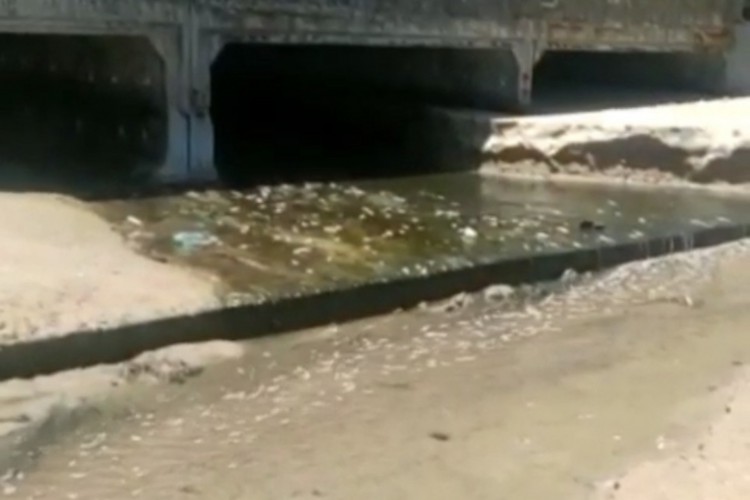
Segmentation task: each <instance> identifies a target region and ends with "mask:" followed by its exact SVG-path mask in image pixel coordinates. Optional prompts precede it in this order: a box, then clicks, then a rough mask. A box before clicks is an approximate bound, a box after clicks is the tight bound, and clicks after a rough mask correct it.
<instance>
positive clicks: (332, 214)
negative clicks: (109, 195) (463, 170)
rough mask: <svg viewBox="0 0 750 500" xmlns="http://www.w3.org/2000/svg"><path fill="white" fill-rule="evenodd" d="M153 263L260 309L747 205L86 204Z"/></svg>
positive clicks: (685, 227)
mask: <svg viewBox="0 0 750 500" xmlns="http://www.w3.org/2000/svg"><path fill="white" fill-rule="evenodd" d="M96 207H97V210H98V211H99V212H100V213H101V214H103V215H104V216H105V217H106V218H107V219H108V220H110V221H111V222H112V223H113V225H114V226H115V227H116V228H117V230H118V231H119V232H121V233H122V234H123V235H124V237H125V238H126V239H127V240H128V241H130V242H131V243H132V244H133V245H135V246H136V247H137V248H139V249H140V250H142V251H143V252H145V253H146V254H148V255H149V256H151V257H153V258H156V259H159V260H163V261H168V262H174V263H178V264H184V265H189V266H197V267H199V268H203V269H207V270H209V271H211V272H212V273H215V274H216V275H217V276H219V277H220V278H221V283H222V284H223V286H222V289H223V291H224V292H225V293H227V294H229V295H230V297H231V300H232V301H240V302H244V303H248V302H261V301H264V300H266V299H268V298H271V297H279V296H287V295H300V294H307V293H311V292H314V291H320V290H326V289H332V288H339V287H347V286H353V285H357V284H360V283H364V282H371V281H378V280H388V279H393V278H394V277H403V276H414V275H420V274H422V275H426V274H430V273H433V272H436V271H439V270H447V269H458V268H462V267H467V266H471V265H473V264H476V263H487V262H494V261H498V260H502V259H510V258H514V257H519V256H530V255H535V254H547V253H555V252H561V251H567V250H571V249H574V248H592V247H602V246H607V245H613V244H616V243H618V242H622V241H638V240H645V239H647V238H649V237H653V236H654V235H659V234H680V233H683V232H685V233H688V232H689V231H690V230H691V229H692V230H695V229H696V228H700V227H712V226H719V225H728V224H733V223H736V222H741V221H743V218H744V220H747V219H749V218H750V215H749V214H750V210H748V209H749V208H750V200H744V199H737V198H733V199H732V198H727V197H717V196H709V195H707V194H699V193H696V192H693V191H677V190H672V191H668V190H641V191H639V190H635V189H627V188H622V187H618V188H615V187H611V188H604V187H591V186H586V187H583V186H575V187H573V186H571V187H560V186H559V185H558V186H555V185H549V184H540V183H520V182H510V181H503V180H498V179H493V178H487V177H483V176H480V175H478V174H450V175H438V176H426V177H414V178H404V179H388V180H378V181H367V182H358V183H349V184H310V185H293V186H290V185H285V186H275V187H260V188H256V189H252V190H248V191H242V192H240V191H216V190H214V191H202V192H189V193H185V194H181V195H167V196H162V197H151V198H146V199H138V200H117V201H108V202H101V203H98V204H97V205H96Z"/></svg>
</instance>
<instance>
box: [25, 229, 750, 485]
mask: <svg viewBox="0 0 750 500" xmlns="http://www.w3.org/2000/svg"><path fill="white" fill-rule="evenodd" d="M748 278H750V246H749V245H748V243H747V242H743V243H739V244H732V245H728V246H724V247H721V248H717V249H711V250H705V251H697V252H692V253H689V254H684V255H678V256H671V257H668V258H662V259H656V260H653V261H648V262H640V263H634V264H630V265H626V266H623V267H621V268H618V269H617V270H615V271H613V272H610V273H607V274H606V275H604V276H601V277H596V278H586V277H584V278H579V279H578V280H575V279H572V278H571V277H569V280H572V281H566V282H565V283H558V284H557V285H555V286H552V287H551V288H548V290H551V291H552V292H553V293H552V294H551V295H549V294H544V293H543V294H542V295H541V296H540V295H538V294H539V293H541V292H534V290H531V289H528V290H516V291H515V292H514V294H513V295H512V296H510V297H509V298H508V299H507V300H499V299H498V297H500V296H503V295H504V293H499V292H498V291H497V290H495V291H494V292H495V293H488V294H487V296H486V297H485V296H481V295H480V296H477V297H463V298H456V299H454V300H452V301H448V302H446V303H444V304H440V305H434V306H430V307H425V308H423V309H421V310H418V311H412V312H408V313H401V314H395V315H391V316H388V317H383V318H377V319H372V320H368V321H364V322H359V323H354V324H349V325H342V326H339V327H331V328H327V329H318V330H313V331H307V332H301V333H299V334H294V335H288V336H284V337H277V338H273V339H263V340H258V341H252V342H247V343H246V344H245V351H246V354H245V356H244V357H243V358H242V359H241V360H237V361H232V362H228V363H225V364H222V365H219V366H215V367H213V368H209V369H207V370H206V371H205V372H204V373H203V375H202V376H200V377H198V378H194V379H192V380H190V381H189V382H188V383H186V384H183V385H178V386H174V385H171V386H163V385H160V386H156V387H151V388H149V389H148V390H146V389H144V390H142V391H140V392H139V393H138V394H137V396H129V397H128V398H126V399H124V400H122V399H120V400H116V401H117V402H116V404H115V403H114V402H113V403H111V404H110V405H109V406H105V410H104V411H103V415H102V416H101V417H100V418H93V419H91V420H88V421H87V422H85V423H84V424H82V426H80V427H79V428H78V429H77V430H76V431H75V432H73V433H71V434H68V435H64V436H61V437H60V439H59V440H57V441H56V442H55V443H53V444H51V445H49V446H48V447H46V448H45V449H44V450H43V452H42V454H41V457H40V458H39V460H38V461H37V462H36V466H35V467H33V468H31V469H28V470H27V471H25V477H24V478H23V480H21V481H19V482H12V487H13V490H12V495H11V496H12V497H18V498H50V499H52V498H54V499H58V498H78V499H85V498H90V499H100V498H112V499H117V498H133V497H140V498H166V499H169V498H205V499H215V498H237V499H266V498H268V499H278V498H321V497H323V498H336V499H351V498H357V499H368V498H373V499H374V498H405V499H411V498H437V499H459V498H471V499H483V498H487V499H497V498H504V497H506V496H511V497H513V498H524V499H531V500H534V499H539V500H542V499H545V500H546V499H549V498H559V499H566V498H570V499H587V498H627V499H641V498H645V499H652V498H653V499H657V498H712V499H713V498H717V499H718V498H720V499H726V500H735V499H740V498H747V490H745V489H743V488H744V487H745V484H746V483H745V482H744V479H743V478H744V476H743V474H744V472H743V471H744V470H746V469H747V466H748V465H749V464H750V452H748V449H747V448H746V447H745V446H744V443H746V442H747V441H748V440H750V434H748V427H747V425H746V424H745V422H747V421H748V418H749V417H750V414H748V413H747V412H748V411H750V404H748V402H747V401H746V400H747V399H748V398H745V397H744V396H743V394H744V393H745V392H746V387H747V385H746V384H747V381H748V380H749V379H748V375H747V373H746V372H745V368H744V363H745V362H747V361H748V360H750V337H748V336H747V335H744V332H745V331H746V330H747V328H748V325H750V313H748V309H747V303H748V301H749V300H750V289H748V288H747V286H746V283H747V281H748ZM500 292H505V290H500ZM136 392H138V391H136ZM112 407H118V408H129V410H128V411H126V412H121V411H120V412H118V411H106V408H112ZM92 443H93V444H92ZM702 455H703V456H704V457H705V458H704V457H703V456H702ZM684 457H687V459H685V458H684ZM683 463H684V464H687V465H682V464H683ZM690 485H692V486H693V487H692V488H691V487H690ZM662 490H663V491H666V493H665V494H663V495H662V496H659V495H660V494H662V493H660V492H661V491H662ZM690 495H692V496H690ZM732 495H734V496H732Z"/></svg>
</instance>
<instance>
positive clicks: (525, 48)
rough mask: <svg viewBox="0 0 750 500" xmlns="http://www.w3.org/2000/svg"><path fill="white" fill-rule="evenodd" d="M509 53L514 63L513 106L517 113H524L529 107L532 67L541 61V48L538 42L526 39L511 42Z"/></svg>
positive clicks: (532, 78) (532, 79) (532, 84)
mask: <svg viewBox="0 0 750 500" xmlns="http://www.w3.org/2000/svg"><path fill="white" fill-rule="evenodd" d="M511 51H512V53H513V57H514V58H515V61H516V71H515V73H514V74H515V81H513V82H512V86H513V91H514V92H515V95H514V96H512V97H513V105H514V107H515V108H517V109H516V110H517V111H525V110H527V109H528V108H529V106H531V101H532V90H533V86H534V66H535V65H536V63H537V62H539V59H541V56H542V53H543V46H542V44H541V43H539V42H538V41H534V40H531V39H527V40H521V41H517V42H513V44H512V45H511Z"/></svg>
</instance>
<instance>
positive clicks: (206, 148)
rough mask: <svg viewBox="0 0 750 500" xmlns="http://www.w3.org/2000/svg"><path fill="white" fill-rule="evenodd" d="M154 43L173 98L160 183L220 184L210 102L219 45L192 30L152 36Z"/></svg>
mask: <svg viewBox="0 0 750 500" xmlns="http://www.w3.org/2000/svg"><path fill="white" fill-rule="evenodd" d="M149 39H150V40H151V43H152V44H153V45H154V47H155V48H156V50H157V51H158V52H159V54H160V55H161V57H162V60H163V62H164V69H165V71H164V73H165V82H164V85H165V90H166V96H167V99H166V101H167V110H166V112H167V146H166V147H167V152H166V155H165V159H164V165H163V167H162V168H161V169H160V170H159V172H158V173H157V177H158V180H159V181H162V182H197V181H211V180H215V179H216V178H217V172H216V169H215V168H214V131H213V124H212V122H211V113H210V97H211V63H212V62H213V58H214V57H215V54H216V51H217V47H218V45H217V44H215V43H213V42H212V40H210V39H208V40H201V38H200V37H199V35H198V34H197V33H196V32H195V31H194V30H191V29H184V30H180V32H177V33H158V34H151V35H150V36H149Z"/></svg>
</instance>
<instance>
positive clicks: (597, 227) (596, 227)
mask: <svg viewBox="0 0 750 500" xmlns="http://www.w3.org/2000/svg"><path fill="white" fill-rule="evenodd" d="M578 229H580V230H581V231H604V224H600V223H598V222H594V221H591V220H583V221H581V223H580V224H579V225H578Z"/></svg>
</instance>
